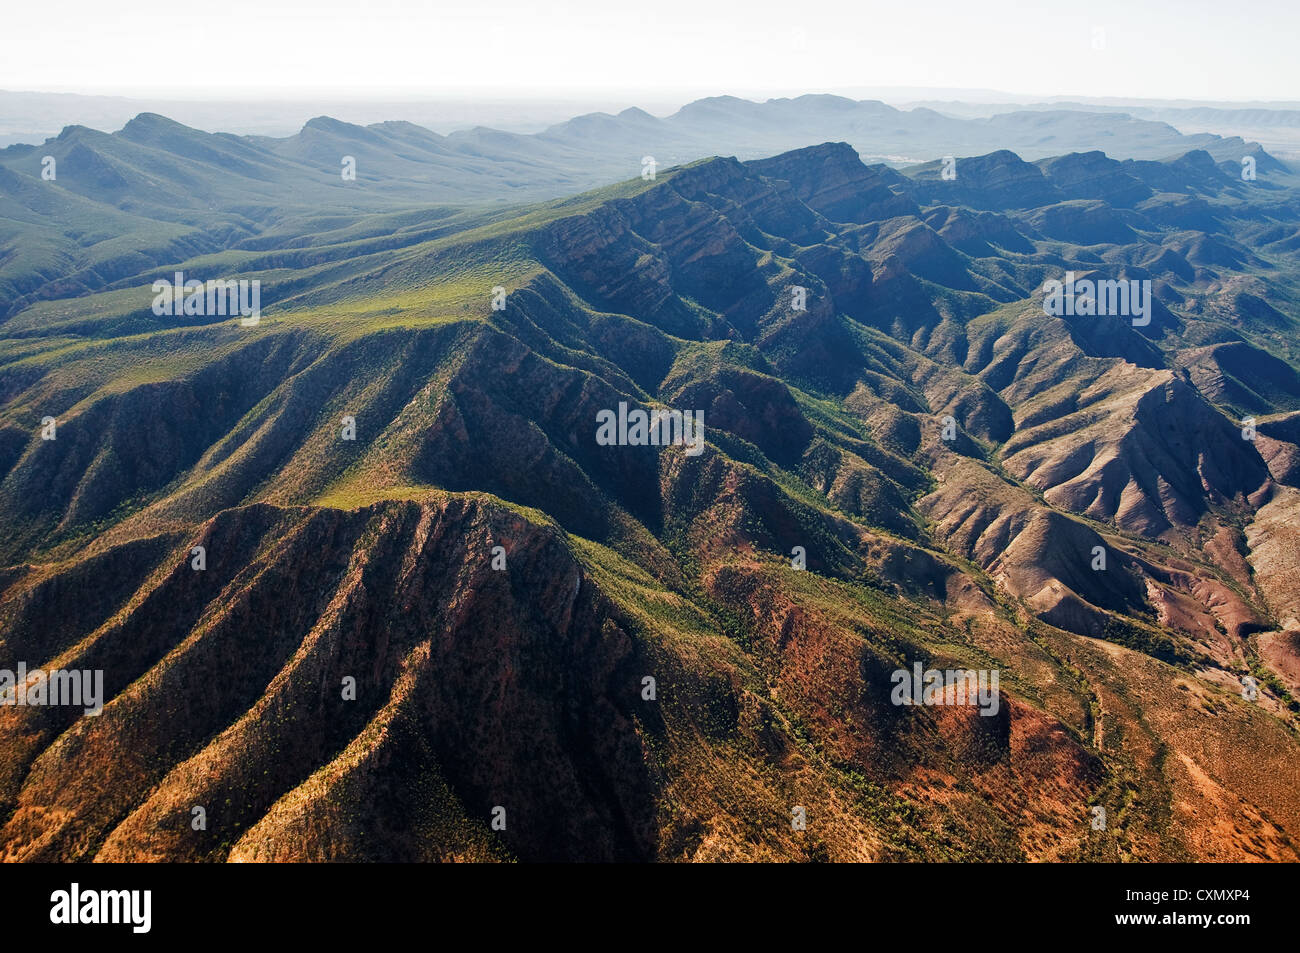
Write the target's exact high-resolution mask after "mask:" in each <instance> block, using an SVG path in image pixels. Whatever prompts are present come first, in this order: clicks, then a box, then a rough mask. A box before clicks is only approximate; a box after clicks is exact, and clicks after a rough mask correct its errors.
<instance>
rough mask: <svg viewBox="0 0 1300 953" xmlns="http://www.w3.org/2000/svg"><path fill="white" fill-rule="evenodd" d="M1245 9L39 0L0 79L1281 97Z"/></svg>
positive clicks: (13, 35)
mask: <svg viewBox="0 0 1300 953" xmlns="http://www.w3.org/2000/svg"><path fill="white" fill-rule="evenodd" d="M1249 13H1250V15H1248V16H1243V15H1241V11H1239V10H1237V9H1235V8H1234V9H1225V8H1223V7H1222V6H1221V5H1216V4H1213V3H1209V2H1207V0H1192V2H1185V3H1173V2H1169V0H1159V2H1154V3H1151V4H1147V5H1145V6H1144V7H1142V8H1135V7H1134V6H1133V5H1132V4H1128V3H1126V2H1122V0H1101V2H1098V3H1095V4H1092V5H1091V7H1090V8H1089V10H1088V11H1087V12H1086V13H1080V12H1077V7H1075V6H1074V5H1071V4H1065V3H1059V2H1050V3H1047V4H1045V5H1043V6H1041V7H1039V8H1035V9H1033V10H1026V9H1025V8H1024V7H1023V6H1022V5H1020V4H1018V3H1017V2H1015V0H989V2H987V3H984V4H981V5H980V8H979V9H971V8H969V7H968V6H967V5H965V4H963V3H960V2H957V0H935V2H933V3H931V4H928V5H927V7H926V8H925V11H924V15H923V16H919V15H918V14H917V12H916V11H914V10H913V9H912V8H910V7H905V6H901V5H897V4H883V3H878V2H875V3H873V2H868V3H854V4H849V3H845V2H840V0H811V2H808V3H804V4H802V5H800V7H799V10H798V15H797V16H791V15H790V14H789V12H788V8H787V7H786V6H784V5H782V4H779V3H776V2H775V0H755V2H753V3H750V4H748V5H747V6H746V7H745V8H744V10H743V16H742V15H740V14H739V13H735V12H731V11H728V12H719V11H715V10H710V9H706V8H701V7H700V5H699V4H696V3H688V2H684V0H664V2H662V3H660V4H658V5H656V6H655V7H654V8H653V9H644V8H640V7H636V6H631V5H629V6H626V7H610V6H607V5H605V4H602V3H599V2H596V0H570V2H569V3H566V4H563V5H562V9H559V10H556V9H554V8H552V9H549V10H543V9H539V8H534V7H533V6H532V5H529V4H525V3H522V2H519V0H486V2H481V3H478V4H475V5H474V6H473V7H472V8H470V9H465V8H456V9H448V7H447V5H446V4H439V3H429V2H420V0H378V2H375V3H371V4H368V5H367V6H366V7H365V8H364V9H363V8H359V7H355V6H354V5H352V4H350V3H348V2H346V0H321V2H319V3H315V4H312V5H310V6H307V5H305V4H301V3H294V2H292V0H257V2H253V0H226V2H223V3H221V4H217V3H213V2H210V0H204V2H199V3H191V4H189V5H187V6H186V7H185V8H177V7H175V6H174V5H172V4H169V3H164V2H162V0H143V2H141V3H137V4H135V5H134V6H133V7H132V8H130V9H120V8H104V7H100V6H98V5H96V4H92V3H90V2H89V0H69V2H66V3H64V4H62V5H60V8H59V12H58V15H51V13H50V9H49V7H47V6H41V7H20V8H16V9H14V10H13V11H11V12H9V13H8V14H7V20H8V23H7V24H6V25H7V30H6V33H7V40H8V42H6V43H4V44H3V45H2V46H0V49H3V50H4V54H5V55H4V56H3V57H2V58H0V89H11V90H49V91H51V92H60V91H73V90H77V91H83V94H97V93H98V94H102V93H104V92H105V91H114V93H115V94H120V93H122V92H127V91H134V93H133V94H143V95H149V96H176V95H186V96H192V95H199V96H208V95H211V94H212V93H213V92H214V91H223V92H222V93H221V95H224V96H226V97H229V96H232V95H234V94H235V93H236V92H237V91H242V93H243V94H244V95H247V96H261V95H265V94H266V93H267V92H271V91H277V90H278V91H280V95H281V96H282V95H283V91H284V90H285V89H294V90H299V91H301V92H302V94H303V95H307V96H317V95H320V94H321V93H322V92H325V93H328V94H329V95H341V94H342V92H343V91H351V92H353V93H355V94H356V95H358V96H360V97H362V98H371V97H373V96H376V95H393V94H394V93H395V92H402V93H403V94H410V95H416V96H426V95H428V94H429V93H430V92H431V91H436V90H454V91H456V92H457V93H458V94H465V95H501V94H503V92H504V93H506V94H508V95H509V96H510V97H511V98H528V97H532V96H534V95H543V96H548V97H549V96H554V95H556V94H557V93H560V92H581V93H584V94H585V95H587V96H590V95H601V96H606V95H609V94H610V93H611V92H613V91H622V92H624V93H627V92H633V91H636V90H645V91H655V92H657V93H658V94H659V95H664V94H666V93H674V94H676V95H679V96H680V95H685V96H689V97H690V98H698V95H699V94H701V93H702V92H705V91H710V90H712V91H716V92H735V93H736V94H737V95H740V94H743V93H746V92H748V93H762V92H764V91H769V90H771V91H775V90H795V89H798V90H809V89H824V90H834V89H854V88H862V87H871V86H879V87H888V86H893V87H913V88H918V89H925V88H938V89H945V88H946V89H976V90H1006V91H1008V93H1010V94H1012V95H1030V96H1037V97H1055V96H1067V97H1068V96H1078V97H1121V96H1122V97H1131V98H1138V99H1163V100H1213V101H1288V100H1297V99H1300V75H1298V72H1300V71H1297V70H1296V69H1295V67H1294V53H1293V50H1292V49H1291V47H1290V43H1291V37H1293V36H1295V35H1296V34H1297V33H1300V8H1298V7H1296V6H1294V5H1289V4H1287V3H1285V2H1284V0H1264V2H1262V3H1258V4H1255V5H1253V6H1252V7H1251V8H1250V11H1249ZM633 41H634V42H633ZM51 50H58V51H59V53H60V55H58V56H57V57H53V56H51V55H50V53H51ZM154 50H156V54H155V55H149V54H150V53H151V52H152V51H154ZM124 53H127V54H132V53H134V54H135V55H124ZM141 54H143V55H141ZM1025 90H1027V91H1028V92H1021V91H1025Z"/></svg>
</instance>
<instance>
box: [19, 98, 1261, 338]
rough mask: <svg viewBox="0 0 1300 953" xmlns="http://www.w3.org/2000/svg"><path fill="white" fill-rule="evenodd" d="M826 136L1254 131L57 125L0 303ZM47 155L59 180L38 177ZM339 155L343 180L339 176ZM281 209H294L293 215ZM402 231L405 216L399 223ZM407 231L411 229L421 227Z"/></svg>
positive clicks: (1215, 143) (752, 110)
mask: <svg viewBox="0 0 1300 953" xmlns="http://www.w3.org/2000/svg"><path fill="white" fill-rule="evenodd" d="M825 140H833V141H845V142H848V143H850V144H851V145H853V146H854V148H855V149H856V150H857V151H858V152H859V154H861V155H862V156H863V157H864V158H866V159H868V160H871V159H873V158H878V157H881V156H883V157H885V158H886V159H887V160H888V161H889V162H890V163H892V164H895V165H898V164H901V163H904V162H907V161H920V160H934V159H937V158H939V157H942V156H953V157H959V156H961V157H967V156H973V155H981V154H987V153H990V152H995V151H999V150H1006V151H1012V152H1015V153H1016V154H1018V155H1020V156H1023V157H1025V158H1027V159H1036V158H1041V157H1046V156H1052V155H1062V154H1067V153H1070V152H1072V151H1090V150H1093V149H1098V148H1100V149H1102V150H1103V151H1105V152H1106V153H1107V155H1109V156H1111V157H1112V158H1119V159H1132V160H1157V159H1167V158H1170V157H1173V156H1179V155H1184V154H1186V153H1187V152H1189V151H1192V150H1203V151H1204V152H1205V153H1206V154H1207V155H1208V156H1209V157H1210V158H1211V159H1213V160H1214V161H1216V162H1220V163H1240V161H1241V160H1242V158H1243V156H1247V155H1251V156H1254V157H1255V158H1256V160H1257V163H1258V166H1259V167H1260V168H1261V169H1280V168H1281V166H1279V164H1278V163H1277V161H1276V160H1275V159H1274V158H1273V157H1271V156H1270V155H1268V154H1267V153H1266V152H1264V151H1263V150H1262V149H1261V148H1260V147H1259V146H1258V145H1256V144H1253V143H1247V142H1244V141H1242V140H1240V139H1236V138H1223V137H1219V136H1215V135H1210V134H1202V135H1196V136H1184V135H1181V134H1179V133H1178V132H1176V131H1175V130H1174V129H1173V128H1172V127H1170V126H1168V125H1165V124H1163V123H1158V122H1150V121H1144V120H1136V119H1131V118H1128V117H1125V116H1121V115H1111V114H1106V113H1097V112H1068V111H1053V112H1019V113H1012V114H1007V115H1001V116H995V117H991V118H983V119H952V118H948V117H945V116H942V115H940V114H938V113H936V112H934V111H931V110H923V109H917V110H912V111H910V112H903V111H899V110H897V109H894V108H892V107H890V106H886V105H884V104H883V103H879V102H858V101H854V100H849V99H844V98H840V97H835V96H804V97H800V98H798V99H786V100H771V101H768V102H765V103H754V102H749V101H747V100H741V99H736V98H733V97H718V98H715V99H704V100H699V101H697V102H694V103H691V104H690V105H688V106H686V107H684V108H683V109H681V110H680V111H679V112H677V113H676V114H674V115H673V116H671V117H669V118H667V119H657V118H655V117H654V116H651V115H650V114H649V113H647V112H645V111H643V110H640V109H627V110H624V111H623V112H621V113H619V114H617V115H609V114H605V113H594V114H589V115H584V116H579V117H577V118H575V119H570V120H567V121H565V122H563V123H560V124H558V125H555V126H552V127H551V128H549V129H546V130H545V131H543V132H539V133H535V134H521V133H512V132H505V131H501V130H493V129H489V128H484V127H477V128H473V129H469V130H464V131H460V132H453V133H451V134H449V135H440V134H438V133H435V132H432V131H431V130H428V129H425V128H423V127H420V126H416V125H413V124H411V123H408V122H381V123H375V124H373V125H369V126H364V127H363V126H357V125H352V124H349V123H345V122H340V121H338V120H335V119H330V118H327V117H319V118H316V119H312V120H311V121H310V122H308V123H307V124H306V125H305V126H304V127H303V128H302V129H301V130H300V131H299V132H298V133H296V134H295V135H292V136H289V137H285V138H269V137H260V136H236V135H231V134H228V133H208V132H201V131H199V130H196V129H192V128H189V127H187V126H184V125H182V124H180V123H177V122H174V121H172V120H170V119H167V118H165V117H163V116H160V115H156V114H141V115H139V116H136V117H135V118H134V119H132V120H131V121H130V122H128V123H127V124H126V125H125V126H124V127H123V128H122V129H120V130H118V131H116V132H113V133H106V132H101V131H97V130H94V129H90V128H87V127H85V126H69V127H67V128H65V129H64V130H63V131H62V132H61V133H60V134H59V135H58V136H57V137H54V138H52V139H50V140H48V141H47V142H45V143H43V144H42V145H39V146H31V145H15V146H10V147H8V148H6V149H3V150H0V314H4V313H6V312H9V311H11V310H12V309H13V308H15V307H18V306H20V304H21V302H22V301H24V300H28V299H30V298H31V297H33V296H36V297H40V296H46V295H54V296H59V297H62V296H66V295H67V294H69V293H72V292H74V291H76V290H77V289H82V290H93V289H98V288H102V287H106V286H109V285H111V284H113V283H114V282H118V281H121V280H124V279H127V278H129V277H130V276H131V275H133V274H138V273H139V272H140V271H141V270H142V269H146V268H147V267H148V266H150V265H151V264H160V263H162V262H165V261H168V260H174V259H175V258H177V257H187V256H189V255H192V254H197V253H200V252H208V253H215V252H218V251H221V250H224V249H238V248H246V247H257V246H258V245H259V244H264V243H266V242H272V243H274V241H275V240H276V239H275V238H274V237H273V236H272V235H268V231H269V232H271V233H274V232H277V231H280V230H283V229H285V228H286V227H287V228H289V229H290V230H297V231H296V234H299V235H302V236H303V237H302V239H301V240H302V241H305V242H313V241H316V240H318V239H316V238H312V237H307V234H308V232H309V230H303V229H301V228H299V225H300V224H301V220H303V219H311V220H313V221H315V222H317V224H318V228H319V229H320V230H324V231H328V230H330V229H331V228H332V227H333V224H331V223H334V222H335V221H336V219H337V216H338V215H347V216H355V215H356V213H359V212H368V213H372V214H388V213H396V212H404V213H405V221H406V222H408V223H409V222H410V221H412V219H411V212H412V210H414V209H424V210H425V211H424V212H423V213H422V215H421V216H419V217H418V219H419V221H420V222H421V223H423V224H422V225H421V226H420V227H422V228H426V229H427V228H439V227H445V226H437V225H434V224H433V223H434V222H435V221H438V220H442V219H445V218H446V217H447V216H449V215H452V214H453V213H456V214H461V215H462V218H463V215H464V214H465V213H464V212H459V213H458V212H457V210H459V209H466V208H474V209H478V210H479V212H478V213H476V214H483V213H484V212H483V210H490V209H493V208H495V209H497V210H503V209H505V208H507V207H510V206H515V205H518V204H520V203H525V202H537V201H544V200H547V199H552V198H555V197H557V196H561V195H567V194H572V193H574V192H577V191H581V190H584V189H589V188H593V187H596V186H600V185H606V184H609V183H612V182H617V181H621V180H625V179H628V178H632V177H635V176H638V175H639V174H641V173H642V171H643V166H644V165H645V162H644V160H645V159H646V158H647V157H651V158H653V159H654V160H655V163H656V166H657V167H659V168H667V167H669V166H673V165H680V164H682V163H685V162H689V161H693V160H695V159H699V158H702V157H705V156H709V155H716V154H731V155H735V156H737V157H738V158H741V159H748V158H758V157H761V156H766V155H771V154H774V153H778V152H783V151H786V150H788V149H791V148H795V147H799V146H803V145H806V144H807V143H809V142H820V141H825ZM46 157H50V159H52V160H53V163H54V164H53V166H52V167H51V169H52V172H53V174H54V176H55V178H54V179H53V181H44V180H42V178H41V176H42V170H43V169H44V168H45V163H46ZM345 157H351V160H353V162H354V163H355V180H351V181H349V180H345V179H344V178H343V175H342V172H343V163H344V160H345ZM287 218H292V219H298V220H299V221H297V222H291V221H287ZM403 227H404V228H407V227H412V226H410V225H409V224H408V225H404V226H403ZM417 230H418V229H417Z"/></svg>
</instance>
